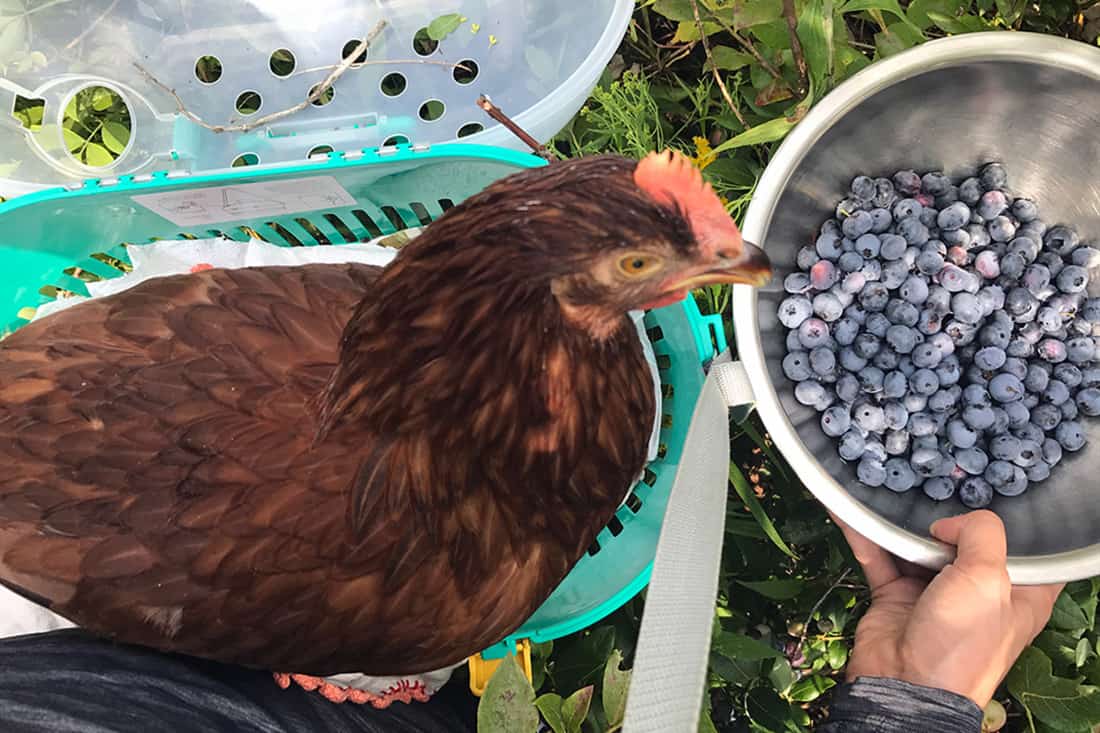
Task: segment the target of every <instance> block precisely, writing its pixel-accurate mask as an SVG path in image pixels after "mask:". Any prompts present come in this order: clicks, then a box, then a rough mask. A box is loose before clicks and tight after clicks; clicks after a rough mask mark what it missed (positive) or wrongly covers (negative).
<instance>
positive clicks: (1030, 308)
mask: <svg viewBox="0 0 1100 733" xmlns="http://www.w3.org/2000/svg"><path fill="white" fill-rule="evenodd" d="M1005 312H1006V313H1008V315H1010V316H1012V318H1013V320H1015V321H1016V322H1017V323H1021V322H1023V321H1030V320H1033V319H1034V316H1035V314H1036V313H1038V312H1039V301H1038V300H1037V299H1036V298H1035V296H1034V295H1032V294H1031V293H1030V292H1028V291H1027V290H1026V289H1025V288H1012V289H1011V290H1009V291H1008V292H1007V293H1005ZM1029 316H1030V317H1029Z"/></svg>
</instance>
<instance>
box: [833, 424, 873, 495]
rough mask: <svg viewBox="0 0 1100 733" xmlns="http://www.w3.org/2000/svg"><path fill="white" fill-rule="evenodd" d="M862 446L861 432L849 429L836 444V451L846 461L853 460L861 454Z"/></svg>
mask: <svg viewBox="0 0 1100 733" xmlns="http://www.w3.org/2000/svg"><path fill="white" fill-rule="evenodd" d="M863 446H864V441H863V434H862V433H860V432H859V431H858V430H849V431H848V432H846V433H845V434H844V435H842V436H841V438H840V445H838V446H837V453H839V454H840V457H841V458H843V459H844V460H846V461H855V460H858V459H859V458H860V457H862V456H863ZM861 480H862V478H861ZM864 483H866V482H864Z"/></svg>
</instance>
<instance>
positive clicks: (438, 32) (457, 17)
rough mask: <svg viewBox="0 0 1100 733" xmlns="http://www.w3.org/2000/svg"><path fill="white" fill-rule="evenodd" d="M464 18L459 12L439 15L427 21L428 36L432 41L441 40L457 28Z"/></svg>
mask: <svg viewBox="0 0 1100 733" xmlns="http://www.w3.org/2000/svg"><path fill="white" fill-rule="evenodd" d="M463 20H464V18H463V17H462V14H461V13H447V14H446V15H441V16H439V17H438V18H436V19H435V20H433V21H432V22H431V23H428V38H430V39H432V40H433V41H442V40H443V39H444V38H446V37H447V36H449V35H451V34H452V33H454V32H455V31H456V30H458V27H459V26H460V25H462V22H463Z"/></svg>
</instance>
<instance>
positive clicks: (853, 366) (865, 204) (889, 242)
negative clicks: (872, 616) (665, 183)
mask: <svg viewBox="0 0 1100 733" xmlns="http://www.w3.org/2000/svg"><path fill="white" fill-rule="evenodd" d="M1098 125H1100V49H1097V48H1091V47H1089V46H1086V45H1084V44H1080V43H1076V42H1073V41H1068V40H1064V39H1058V38H1051V37H1047V36H1038V35H1032V34H1024V33H978V34H969V35H962V36H956V37H952V38H948V39H943V40H940V41H935V42H932V43H928V44H925V45H923V46H920V47H919V48H916V49H913V50H911V51H909V52H906V53H902V54H899V55H897V56H894V57H892V58H890V59H887V60H885V61H883V62H880V63H877V64H875V65H873V66H871V67H869V68H868V69H866V70H864V71H863V72H861V73H859V74H857V75H856V76H854V77H853V78H852V79H850V80H848V81H847V82H845V83H844V84H842V85H841V86H839V87H838V88H837V89H836V90H834V91H833V92H832V93H831V94H829V95H828V96H827V97H825V98H824V99H823V100H822V101H821V102H820V103H819V104H818V105H817V106H815V107H814V108H813V109H812V110H811V111H810V113H809V114H808V115H807V117H806V118H805V119H804V120H803V121H802V122H801V123H800V124H799V125H798V126H797V127H796V128H795V129H794V130H793V131H792V132H791V134H790V135H789V136H788V138H787V139H786V140H785V141H784V143H783V144H782V145H781V147H780V148H779V150H778V151H777V152H776V154H775V156H774V157H773V160H772V162H771V163H770V164H769V166H768V169H767V170H766V171H765V174H764V176H763V178H762V180H761V182H760V184H759V186H758V188H757V192H756V195H755V197H754V199H753V202H752V205H751V206H750V209H749V212H748V214H747V217H746V221H745V225H744V234H745V237H746V239H749V240H751V241H754V242H758V243H759V244H760V245H761V246H762V247H764V249H765V251H767V253H768V256H769V257H770V258H771V260H772V263H773V265H774V267H775V277H774V278H773V280H772V282H771V283H770V284H769V285H768V286H767V287H765V288H762V289H759V290H754V289H751V288H748V287H740V286H738V287H737V288H735V294H734V298H733V319H734V325H735V330H736V336H737V351H738V358H739V359H740V361H741V363H742V364H743V365H744V368H745V371H746V373H747V376H748V379H749V383H750V384H751V386H752V391H753V401H754V403H755V405H756V408H757V410H758V411H759V412H760V415H761V417H762V419H763V421H764V423H765V425H766V426H767V428H768V430H769V432H770V434H771V435H772V437H773V439H774V440H775V442H776V445H777V447H778V448H779V449H780V450H781V451H782V452H783V454H784V456H785V457H786V458H787V460H788V461H789V462H790V463H791V465H792V467H793V468H794V469H795V471H796V472H797V473H798V474H799V476H800V478H801V479H802V481H803V482H804V483H805V484H806V486H807V487H808V488H809V489H810V490H811V491H812V492H813V493H814V494H815V495H816V496H817V497H818V498H819V499H820V500H821V501H822V502H823V503H824V504H825V505H826V506H827V507H828V508H829V509H830V510H831V511H832V512H833V513H834V514H835V515H836V516H838V517H839V518H840V519H842V520H843V521H845V522H847V523H848V524H850V525H852V526H853V527H854V528H855V529H857V530H859V531H860V532H862V533H863V534H864V535H866V536H868V537H869V538H871V539H872V540H874V541H875V542H877V543H878V544H880V545H882V546H883V547H885V548H886V549H888V550H890V551H891V552H893V553H894V554H896V555H899V556H901V557H903V558H905V559H908V560H911V561H914V562H917V563H920V564H923V565H926V566H929V567H937V566H940V565H942V564H944V563H946V562H949V561H950V559H951V553H950V551H949V548H946V547H944V546H943V545H941V544H940V543H938V542H937V541H935V540H934V539H932V538H931V536H930V535H929V533H928V527H929V525H930V524H931V523H932V522H933V521H934V520H936V519H938V518H941V517H945V516H950V515H953V514H959V513H962V512H964V511H968V510H970V509H976V508H988V509H990V510H992V511H994V512H996V513H997V514H998V515H999V516H1000V517H1001V518H1002V520H1003V521H1004V523H1005V526H1006V529H1007V533H1008V543H1009V555H1010V559H1009V574H1010V575H1011V577H1012V579H1013V581H1014V582H1018V583H1047V582H1053V581H1065V580H1073V579H1078V578H1084V577H1088V576H1092V575H1097V574H1100V135H1098V134H1097V132H1096V130H1097V129H1098Z"/></svg>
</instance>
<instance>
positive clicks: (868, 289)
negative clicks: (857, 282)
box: [859, 282, 890, 311]
mask: <svg viewBox="0 0 1100 733" xmlns="http://www.w3.org/2000/svg"><path fill="white" fill-rule="evenodd" d="M889 300H890V291H889V290H887V288H886V286H885V285H883V284H882V283H879V282H869V283H867V284H866V285H865V286H863V290H862V291H860V294H859V304H860V305H862V306H863V307H864V308H865V309H866V310H868V311H881V310H882V309H883V308H885V307H886V303H887V302H888V301H889Z"/></svg>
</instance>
